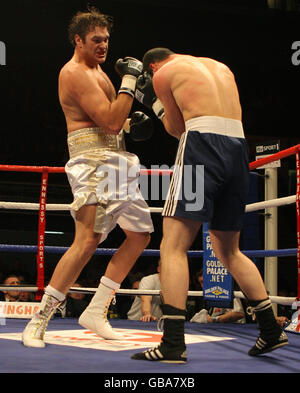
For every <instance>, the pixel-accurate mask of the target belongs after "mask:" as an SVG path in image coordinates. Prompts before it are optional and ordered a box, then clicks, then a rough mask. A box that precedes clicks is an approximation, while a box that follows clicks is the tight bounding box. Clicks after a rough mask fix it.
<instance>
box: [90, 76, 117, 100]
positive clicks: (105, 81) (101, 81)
mask: <svg viewBox="0 0 300 393" xmlns="http://www.w3.org/2000/svg"><path fill="white" fill-rule="evenodd" d="M93 77H94V78H95V83H97V84H98V85H99V87H100V88H101V89H102V90H103V91H104V93H105V94H106V96H107V98H108V99H109V100H110V101H114V100H115V99H116V91H115V88H114V86H113V84H112V83H111V81H110V79H109V78H108V76H107V75H106V74H105V73H104V72H103V71H102V70H99V69H98V70H94V71H93Z"/></svg>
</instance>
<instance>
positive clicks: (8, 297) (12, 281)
mask: <svg viewBox="0 0 300 393" xmlns="http://www.w3.org/2000/svg"><path fill="white" fill-rule="evenodd" d="M3 284H4V285H11V286H13V285H20V280H19V278H18V276H17V275H15V274H10V275H8V276H6V278H5V279H4V281H3ZM19 298H20V292H19V291H2V296H1V298H0V300H2V301H5V302H17V301H19Z"/></svg>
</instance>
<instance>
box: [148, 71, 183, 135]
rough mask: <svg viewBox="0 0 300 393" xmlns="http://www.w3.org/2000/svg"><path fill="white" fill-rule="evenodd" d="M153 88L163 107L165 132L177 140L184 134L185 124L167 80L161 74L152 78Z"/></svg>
mask: <svg viewBox="0 0 300 393" xmlns="http://www.w3.org/2000/svg"><path fill="white" fill-rule="evenodd" d="M153 88H154V90H155V93H156V95H157V97H158V98H159V99H160V101H161V102H162V104H163V106H164V111H165V115H164V117H163V118H162V122H163V125H164V127H165V129H166V131H167V132H168V133H169V134H170V135H172V136H174V137H175V138H177V139H180V137H181V135H182V133H183V132H185V123H184V120H183V117H182V114H181V112H180V109H179V107H178V105H177V104H176V101H175V99H174V96H173V93H172V90H171V88H170V82H169V80H168V79H167V78H166V77H165V75H163V74H162V73H160V72H159V73H157V74H155V75H154V77H153Z"/></svg>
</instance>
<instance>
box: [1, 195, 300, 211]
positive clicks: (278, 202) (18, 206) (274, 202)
mask: <svg viewBox="0 0 300 393" xmlns="http://www.w3.org/2000/svg"><path fill="white" fill-rule="evenodd" d="M295 202H296V195H291V196H288V197H283V198H277V199H270V200H267V201H262V202H256V203H251V204H249V205H247V206H246V212H253V211H257V210H263V209H267V208H269V207H278V206H284V205H290V204H293V203H295ZM39 208H40V205H39V204H38V203H25V202H1V201H0V209H8V210H11V209H15V210H39ZM46 210H48V211H68V210H71V207H70V205H68V204H67V205H66V204H59V203H47V204H46ZM150 211H151V213H161V212H162V208H161V207H150Z"/></svg>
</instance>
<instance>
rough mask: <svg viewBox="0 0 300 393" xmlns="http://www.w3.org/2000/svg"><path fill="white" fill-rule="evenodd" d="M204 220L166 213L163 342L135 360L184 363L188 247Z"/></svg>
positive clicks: (162, 251) (162, 278) (141, 353)
mask: <svg viewBox="0 0 300 393" xmlns="http://www.w3.org/2000/svg"><path fill="white" fill-rule="evenodd" d="M200 227H201V222H197V221H192V220H185V219H179V218H176V217H164V219H163V240H162V243H161V284H162V297H163V302H164V304H163V305H162V306H161V309H162V312H163V316H162V319H163V321H164V334H163V337H162V343H161V344H160V345H159V346H158V347H156V348H152V349H149V350H147V351H145V352H140V353H137V354H135V355H133V356H132V359H136V360H152V361H161V362H168V363H185V362H186V360H187V355H186V346H185V342H184V322H185V315H186V311H185V309H186V299H187V293H188V288H189V268H188V260H187V251H188V249H189V248H190V246H191V244H192V243H193V241H194V239H195V236H196V235H197V233H198V230H199V229H200Z"/></svg>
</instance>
